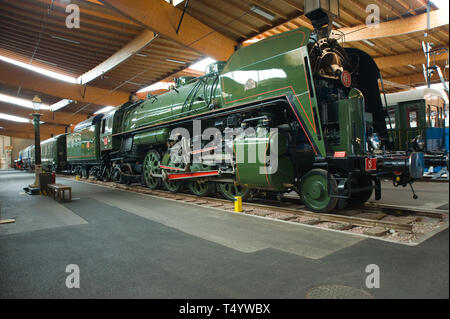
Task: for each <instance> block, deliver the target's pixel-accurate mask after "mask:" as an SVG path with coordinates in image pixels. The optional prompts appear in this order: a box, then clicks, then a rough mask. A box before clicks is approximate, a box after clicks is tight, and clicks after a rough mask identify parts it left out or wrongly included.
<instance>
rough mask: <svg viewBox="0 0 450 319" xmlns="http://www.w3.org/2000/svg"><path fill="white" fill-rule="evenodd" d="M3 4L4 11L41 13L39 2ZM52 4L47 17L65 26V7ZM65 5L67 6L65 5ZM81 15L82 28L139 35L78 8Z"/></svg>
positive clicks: (132, 30)
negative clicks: (13, 9)
mask: <svg viewBox="0 0 450 319" xmlns="http://www.w3.org/2000/svg"><path fill="white" fill-rule="evenodd" d="M3 2H4V3H7V6H4V7H3V8H4V9H5V10H12V8H15V9H16V11H14V12H17V9H18V10H19V11H20V12H24V11H26V12H27V13H29V14H30V13H31V14H33V15H34V16H36V13H39V12H43V10H42V9H43V8H42V4H39V2H36V1H33V2H28V1H24V0H22V1H20V2H19V1H17V0H3ZM56 3H59V2H54V4H53V6H52V7H51V10H50V14H49V16H48V18H49V19H51V20H52V21H53V23H57V24H62V25H64V24H65V20H66V18H67V13H66V12H65V7H63V6H58V5H56ZM66 5H67V4H66ZM81 15H82V17H83V18H82V19H83V27H84V26H88V27H89V28H94V29H98V30H102V31H105V32H108V33H118V34H122V35H124V36H127V35H130V34H135V35H137V34H139V30H137V29H136V28H126V27H125V26H124V25H116V24H114V23H110V22H109V23H107V22H103V21H99V20H98V19H93V18H92V17H90V16H89V15H87V14H83V12H82V9H81V8H80V16H81Z"/></svg>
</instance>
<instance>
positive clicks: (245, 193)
mask: <svg viewBox="0 0 450 319" xmlns="http://www.w3.org/2000/svg"><path fill="white" fill-rule="evenodd" d="M217 191H218V192H219V193H220V194H221V195H222V196H223V197H224V198H225V199H228V200H233V201H234V197H235V196H241V197H242V200H246V199H247V198H248V197H249V195H250V190H249V189H248V188H244V187H241V186H239V185H235V184H234V183H217Z"/></svg>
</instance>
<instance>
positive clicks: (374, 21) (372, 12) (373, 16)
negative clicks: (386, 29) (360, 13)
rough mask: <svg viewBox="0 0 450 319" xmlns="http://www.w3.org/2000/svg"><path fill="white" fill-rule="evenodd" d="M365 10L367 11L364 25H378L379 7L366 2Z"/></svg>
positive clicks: (376, 26)
mask: <svg viewBox="0 0 450 319" xmlns="http://www.w3.org/2000/svg"><path fill="white" fill-rule="evenodd" d="M366 12H367V13H369V15H368V16H367V17H366V25H367V26H368V27H370V28H374V27H375V28H378V27H380V7H379V6H378V5H376V4H373V3H371V4H368V5H367V7H366Z"/></svg>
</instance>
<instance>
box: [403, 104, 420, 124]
mask: <svg viewBox="0 0 450 319" xmlns="http://www.w3.org/2000/svg"><path fill="white" fill-rule="evenodd" d="M418 119H419V111H418V109H417V107H414V106H410V107H409V108H408V120H409V121H408V123H406V125H407V126H409V127H410V128H416V127H417V126H418V122H417V121H418Z"/></svg>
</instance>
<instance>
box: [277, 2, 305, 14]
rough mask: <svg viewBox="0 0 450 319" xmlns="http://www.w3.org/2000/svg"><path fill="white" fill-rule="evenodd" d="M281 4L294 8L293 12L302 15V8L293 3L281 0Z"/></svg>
mask: <svg viewBox="0 0 450 319" xmlns="http://www.w3.org/2000/svg"><path fill="white" fill-rule="evenodd" d="M281 2H284V3H286V4H287V5H288V6H290V7H292V8H294V9H295V10H297V11H298V12H300V13H302V14H303V7H302V6H300V5H299V4H297V3H295V2H294V1H292V0H281Z"/></svg>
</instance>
